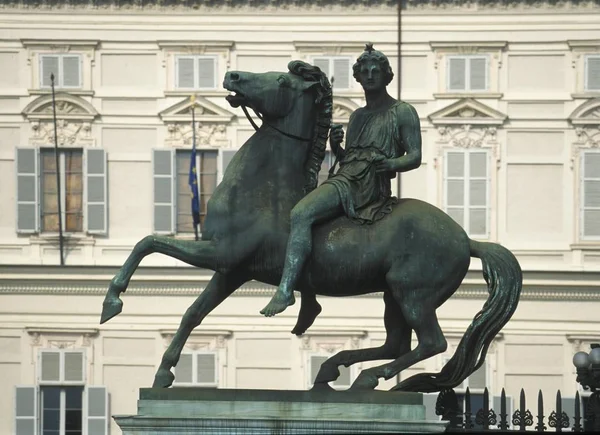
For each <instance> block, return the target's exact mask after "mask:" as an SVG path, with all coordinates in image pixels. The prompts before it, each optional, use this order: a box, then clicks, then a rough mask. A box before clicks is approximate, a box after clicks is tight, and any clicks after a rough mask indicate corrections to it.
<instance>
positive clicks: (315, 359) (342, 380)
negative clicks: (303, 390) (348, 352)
mask: <svg viewBox="0 0 600 435" xmlns="http://www.w3.org/2000/svg"><path fill="white" fill-rule="evenodd" d="M331 356H332V355H330V354H327V355H325V354H311V355H309V356H308V370H309V380H310V385H309V387H312V386H313V385H314V383H315V379H316V377H317V374H318V373H319V369H320V368H321V364H323V363H324V362H325V361H326V360H327V359H329V358H330V357H331ZM338 369H339V370H340V376H339V377H338V378H337V379H336V380H335V381H333V382H330V383H329V385H330V386H331V387H333V388H335V389H336V390H337V389H339V390H346V389H348V388H350V386H351V385H352V376H351V371H350V367H344V366H340V367H338Z"/></svg>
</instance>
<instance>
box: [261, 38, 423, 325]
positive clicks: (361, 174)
mask: <svg viewBox="0 0 600 435" xmlns="http://www.w3.org/2000/svg"><path fill="white" fill-rule="evenodd" d="M352 69H353V72H354V78H355V79H356V80H357V81H358V82H359V83H360V84H361V85H362V87H363V89H364V91H365V98H366V101H367V104H366V106H365V107H361V108H359V109H357V110H356V111H355V112H354V113H352V115H351V116H350V120H349V124H348V137H347V140H346V147H345V149H343V148H342V147H341V146H340V144H341V142H342V140H343V137H344V132H343V130H342V128H341V125H336V126H334V127H332V130H331V138H330V146H331V149H332V151H333V152H334V154H335V155H336V156H337V158H338V159H339V161H340V168H339V170H338V172H337V173H336V174H335V175H333V176H332V177H331V178H329V179H328V180H327V181H325V182H324V183H323V184H321V185H320V186H319V187H317V188H316V189H315V190H313V191H312V192H310V193H309V194H308V195H306V196H305V197H304V198H302V200H300V201H299V202H298V204H296V206H295V207H294V208H293V209H292V212H291V232H290V236H289V239H288V245H287V251H286V258H285V263H284V269H283V275H282V278H281V283H280V285H279V288H278V290H277V291H276V293H275V295H274V296H273V298H272V299H271V301H270V302H269V304H268V305H267V306H266V307H265V308H264V309H263V310H262V311H261V313H262V314H264V315H265V316H274V315H275V314H277V313H281V312H282V311H283V310H285V309H286V308H287V307H288V306H289V305H292V304H294V302H295V298H294V292H293V290H294V288H295V287H296V286H297V283H298V278H299V277H300V274H301V272H302V268H303V266H304V263H305V262H306V259H307V258H308V257H309V255H310V253H311V250H312V234H311V229H312V226H313V225H315V224H318V223H320V222H323V221H327V220H331V219H333V218H336V217H338V216H341V215H343V214H345V215H346V216H348V217H349V218H350V219H352V220H353V221H354V222H356V223H357V224H371V223H373V222H375V221H377V220H379V219H381V218H383V217H384V216H385V215H387V214H389V213H390V212H391V211H392V207H393V205H394V204H395V203H397V199H396V198H394V197H392V196H391V182H390V180H391V179H393V178H395V177H396V172H406V171H410V170H411V169H416V168H418V167H419V166H420V165H421V128H420V124H419V117H418V115H417V112H416V111H415V109H414V108H413V107H412V106H411V105H410V104H408V103H405V102H403V101H397V100H396V99H394V98H393V97H391V96H390V95H389V94H388V93H387V89H386V87H387V85H388V84H389V83H390V82H391V81H392V78H393V77H394V73H393V72H392V68H391V67H390V63H389V61H388V59H387V57H386V56H385V55H384V54H383V53H381V52H380V51H377V50H374V49H373V44H367V45H366V49H365V51H364V53H362V54H361V55H360V57H359V58H358V59H357V62H356V63H355V64H354V65H353V67H352Z"/></svg>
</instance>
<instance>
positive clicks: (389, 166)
mask: <svg viewBox="0 0 600 435" xmlns="http://www.w3.org/2000/svg"><path fill="white" fill-rule="evenodd" d="M373 164H374V165H375V171H376V172H390V171H392V172H393V171H395V170H396V168H395V161H394V159H386V158H385V157H384V156H377V157H375V158H374V159H373Z"/></svg>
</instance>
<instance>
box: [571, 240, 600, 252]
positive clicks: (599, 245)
mask: <svg viewBox="0 0 600 435" xmlns="http://www.w3.org/2000/svg"><path fill="white" fill-rule="evenodd" d="M570 248H571V249H572V250H574V251H575V250H577V251H600V240H590V241H589V242H579V243H573V244H572V245H570Z"/></svg>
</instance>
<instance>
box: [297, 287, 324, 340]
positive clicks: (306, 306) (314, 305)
mask: <svg viewBox="0 0 600 435" xmlns="http://www.w3.org/2000/svg"><path fill="white" fill-rule="evenodd" d="M305 297H308V296H302V305H300V313H299V314H298V321H297V322H296V326H294V329H292V334H295V335H302V334H304V333H305V332H306V330H307V329H308V328H310V327H311V325H312V324H313V322H314V321H315V319H316V318H317V316H318V315H319V314H320V313H321V310H322V308H321V305H320V304H319V303H318V302H317V300H316V299H315V298H314V297H313V298H312V299H308V300H307V299H305Z"/></svg>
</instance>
